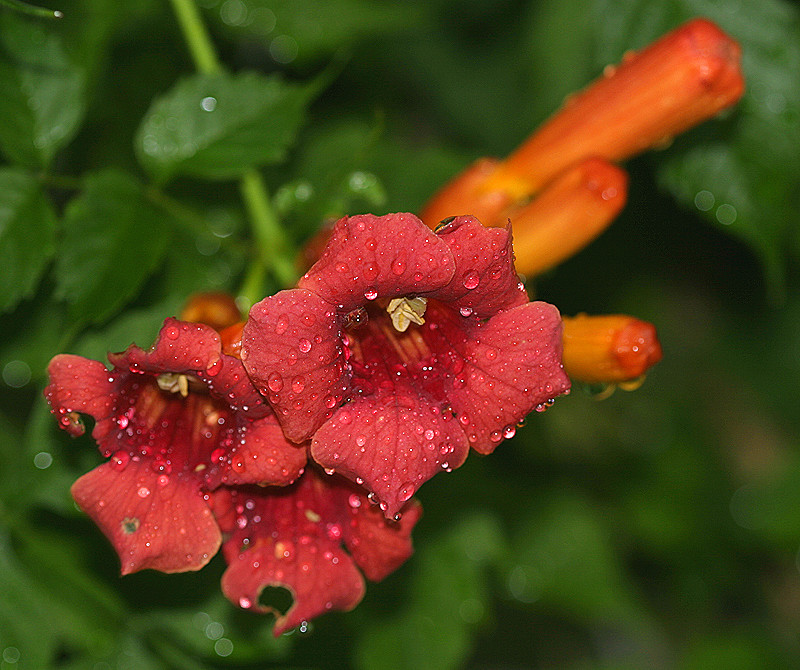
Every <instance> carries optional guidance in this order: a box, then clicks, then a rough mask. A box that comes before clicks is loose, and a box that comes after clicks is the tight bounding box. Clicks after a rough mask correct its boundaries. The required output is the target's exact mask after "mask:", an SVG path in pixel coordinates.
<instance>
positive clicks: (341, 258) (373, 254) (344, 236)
mask: <svg viewBox="0 0 800 670" xmlns="http://www.w3.org/2000/svg"><path fill="white" fill-rule="evenodd" d="M453 271H454V265H453V258H452V255H451V253H450V251H449V249H448V248H447V247H446V245H444V244H442V243H441V240H440V239H439V238H438V237H437V236H436V235H434V234H433V233H432V232H431V231H430V229H429V228H428V227H427V226H426V225H425V224H424V223H422V221H420V220H419V219H418V218H417V217H416V216H414V215H413V214H388V215H386V216H373V215H372V214H364V215H362V216H351V217H345V218H343V219H340V220H339V221H337V222H336V225H335V226H334V229H333V233H332V235H331V239H330V241H329V242H328V246H327V247H326V248H325V252H324V253H323V254H322V256H321V258H320V259H319V260H318V261H317V262H316V263H315V264H314V266H313V267H312V268H311V269H310V270H309V271H308V272H307V273H306V274H305V276H303V278H302V279H301V280H300V281H299V282H298V284H297V285H298V286H299V287H300V288H306V289H309V290H310V291H313V292H314V293H316V294H318V295H320V296H322V297H323V298H325V299H326V300H328V301H329V302H330V303H332V304H334V305H339V310H340V312H345V313H346V312H349V311H350V310H353V309H355V308H356V307H358V306H360V305H363V304H364V302H365V301H368V300H374V299H375V298H377V297H378V296H381V297H390V298H393V297H396V296H402V295H420V294H425V293H429V292H431V291H434V290H436V289H438V288H440V287H442V286H444V285H445V284H447V283H448V282H449V281H450V279H451V278H452V276H453Z"/></svg>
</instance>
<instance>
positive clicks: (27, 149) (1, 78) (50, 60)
mask: <svg viewBox="0 0 800 670" xmlns="http://www.w3.org/2000/svg"><path fill="white" fill-rule="evenodd" d="M84 89H85V81H84V75H83V72H82V71H81V70H80V69H79V68H78V67H77V66H76V65H74V64H73V63H72V62H71V61H70V59H69V57H68V56H67V54H66V52H65V51H64V49H63V47H62V45H61V39H60V37H59V35H58V34H57V33H56V32H55V28H54V27H53V26H52V25H50V24H43V23H42V22H41V21H35V20H30V19H28V18H25V17H21V16H18V15H16V14H14V13H13V12H2V13H0V118H2V119H3V123H2V124H0V148H2V150H3V152H4V153H5V154H6V156H8V158H9V159H11V160H13V161H15V162H18V163H23V164H25V165H30V166H34V167H47V166H48V165H49V164H50V161H51V160H52V159H53V156H55V154H56V152H57V151H58V150H59V149H61V148H62V147H64V146H65V145H66V144H67V143H68V142H69V141H70V140H71V139H72V138H73V136H74V135H75V133H76V131H77V130H78V128H79V126H80V123H81V120H82V119H83V114H84V108H85V90H84Z"/></svg>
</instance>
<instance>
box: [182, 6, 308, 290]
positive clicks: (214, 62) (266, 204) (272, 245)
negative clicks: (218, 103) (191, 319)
mask: <svg viewBox="0 0 800 670" xmlns="http://www.w3.org/2000/svg"><path fill="white" fill-rule="evenodd" d="M172 7H173V9H174V11H175V15H176V17H177V18H178V22H179V23H180V26H181V30H182V31H183V36H184V38H185V40H186V44H187V45H188V48H189V51H190V53H191V54H192V60H193V61H194V63H195V67H196V68H197V70H198V72H201V73H203V74H219V73H221V72H222V71H223V70H222V65H221V64H220V62H219V58H218V57H217V53H216V51H215V49H214V45H213V43H212V42H211V38H210V36H209V34H208V31H207V30H206V27H205V24H204V23H203V19H202V17H201V16H200V12H199V11H198V9H197V5H196V4H195V2H194V0H172ZM239 189H240V191H241V194H242V199H243V200H244V204H245V207H246V209H247V213H248V215H249V217H250V223H251V226H252V231H253V237H254V239H255V244H256V254H255V258H254V261H253V262H254V263H256V264H260V265H262V266H263V267H264V268H266V269H267V270H269V272H270V273H271V274H272V276H273V277H274V278H275V280H276V281H277V283H278V284H280V285H281V286H291V285H292V284H293V283H294V282H295V280H296V279H297V272H296V270H295V267H294V264H293V263H292V261H290V260H289V259H290V258H293V257H294V254H293V253H291V250H290V249H289V245H288V243H287V240H286V236H285V235H284V232H283V228H281V225H280V221H279V220H278V217H277V215H276V214H275V210H274V209H273V208H272V205H271V203H270V200H269V193H268V192H267V188H266V185H265V184H264V180H263V178H262V177H261V174H260V173H259V172H258V171H257V170H254V169H253V170H248V171H247V172H245V174H244V175H243V176H242V179H241V182H240V184H239ZM263 281H264V271H263V269H257V268H255V267H254V268H251V269H250V270H249V271H248V273H247V276H246V278H245V282H244V286H243V287H242V290H241V292H240V293H241V295H242V296H243V297H244V298H245V299H246V300H247V301H248V302H249V303H250V304H252V303H254V302H257V301H258V300H260V299H261V298H262V297H263ZM256 284H259V285H256Z"/></svg>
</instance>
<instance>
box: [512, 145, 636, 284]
mask: <svg viewBox="0 0 800 670" xmlns="http://www.w3.org/2000/svg"><path fill="white" fill-rule="evenodd" d="M627 188H628V175H627V173H626V172H625V171H624V170H622V169H621V168H618V167H617V166H616V165H612V164H611V163H608V162H606V161H604V160H601V159H599V158H591V159H589V160H585V161H583V162H581V163H578V164H577V165H576V166H575V167H573V168H570V169H569V170H567V171H565V172H564V173H563V174H561V175H559V176H558V177H557V178H556V179H554V180H553V181H552V182H550V183H549V184H548V185H547V187H546V188H545V189H544V190H543V191H542V192H541V193H539V195H538V196H537V197H536V199H535V200H532V201H531V202H530V203H529V204H527V205H525V206H524V207H521V208H519V209H517V210H515V211H513V212H509V214H508V216H509V218H510V219H511V225H512V227H513V231H514V255H515V258H516V268H517V271H518V272H521V273H522V274H524V275H528V276H534V275H537V274H539V273H541V272H544V271H545V270H548V269H549V268H551V267H553V266H554V265H557V264H558V263H560V262H561V261H563V260H564V259H565V258H568V257H570V256H572V255H573V254H575V253H577V252H578V251H580V250H581V249H583V247H585V246H586V245H587V244H589V242H591V241H592V240H593V239H595V238H596V237H597V236H598V235H599V234H600V233H601V232H603V231H604V230H605V229H606V228H607V227H608V225H609V224H610V223H611V222H612V221H613V220H614V218H615V217H616V216H617V214H619V212H620V211H621V210H622V208H623V207H624V206H625V201H626V198H627Z"/></svg>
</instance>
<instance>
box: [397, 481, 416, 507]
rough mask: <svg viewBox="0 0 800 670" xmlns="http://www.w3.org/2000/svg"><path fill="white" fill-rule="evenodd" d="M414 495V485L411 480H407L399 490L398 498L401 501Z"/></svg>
mask: <svg viewBox="0 0 800 670" xmlns="http://www.w3.org/2000/svg"><path fill="white" fill-rule="evenodd" d="M413 495H414V485H413V484H412V483H411V482H406V483H405V484H403V485H402V486H401V487H400V490H399V491H398V492H397V499H398V500H399V501H400V502H405V501H406V500H408V499H409V498H410V497H411V496H413Z"/></svg>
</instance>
